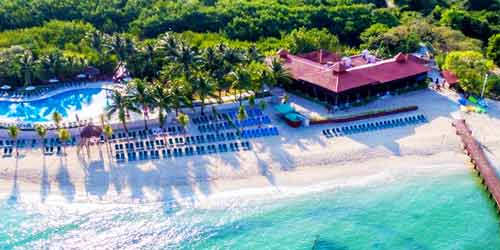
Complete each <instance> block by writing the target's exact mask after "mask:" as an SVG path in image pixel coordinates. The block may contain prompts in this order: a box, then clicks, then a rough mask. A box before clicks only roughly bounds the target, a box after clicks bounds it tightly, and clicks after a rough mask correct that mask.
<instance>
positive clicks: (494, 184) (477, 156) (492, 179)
mask: <svg viewBox="0 0 500 250" xmlns="http://www.w3.org/2000/svg"><path fill="white" fill-rule="evenodd" d="M453 126H454V127H455V129H456V130H457V135H459V136H460V137H461V139H462V143H463V145H464V149H465V151H466V153H467V155H468V156H469V157H470V160H471V162H472V164H474V168H475V169H476V170H477V171H478V174H479V175H480V176H481V178H482V182H483V183H484V185H485V186H486V190H487V191H488V192H489V194H490V198H492V199H493V200H494V201H495V203H496V207H497V213H499V212H500V180H499V178H498V176H497V174H496V171H495V168H494V167H493V166H492V165H491V164H490V162H489V160H488V158H487V157H486V155H485V153H484V151H483V149H482V147H481V146H480V145H479V143H478V142H477V140H476V139H475V138H474V136H472V131H471V130H470V128H469V126H467V123H466V122H465V120H463V119H460V120H456V121H454V122H453Z"/></svg>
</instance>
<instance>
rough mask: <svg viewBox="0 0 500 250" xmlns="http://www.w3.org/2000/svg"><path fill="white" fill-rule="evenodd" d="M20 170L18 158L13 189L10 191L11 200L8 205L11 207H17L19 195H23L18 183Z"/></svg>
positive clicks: (9, 199) (8, 200)
mask: <svg viewBox="0 0 500 250" xmlns="http://www.w3.org/2000/svg"><path fill="white" fill-rule="evenodd" d="M18 168H19V159H17V158H16V167H15V169H14V176H13V180H12V189H11V191H10V195H9V198H8V199H7V204H9V205H15V204H17V202H18V201H19V194H20V193H21V192H20V191H19V185H18V183H17V178H18Z"/></svg>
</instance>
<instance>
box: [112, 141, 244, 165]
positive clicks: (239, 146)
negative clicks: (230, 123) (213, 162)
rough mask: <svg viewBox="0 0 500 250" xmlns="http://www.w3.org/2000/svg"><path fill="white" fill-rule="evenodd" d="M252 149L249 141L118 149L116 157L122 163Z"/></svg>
mask: <svg viewBox="0 0 500 250" xmlns="http://www.w3.org/2000/svg"><path fill="white" fill-rule="evenodd" d="M251 149H252V146H251V144H250V142H249V141H242V142H230V143H221V144H209V145H198V146H185V147H176V148H164V149H150V150H133V149H132V150H126V151H116V153H115V159H116V161H117V162H119V163H121V162H125V161H129V162H131V161H137V160H139V161H142V160H159V159H161V158H163V159H172V158H180V157H188V156H194V155H207V154H216V153H226V152H238V151H241V150H244V151H248V150H251Z"/></svg>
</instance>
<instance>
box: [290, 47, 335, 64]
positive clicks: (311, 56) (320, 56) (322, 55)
mask: <svg viewBox="0 0 500 250" xmlns="http://www.w3.org/2000/svg"><path fill="white" fill-rule="evenodd" d="M297 56H299V57H302V58H305V59H308V60H310V61H314V62H317V63H319V64H327V63H329V62H338V61H340V60H341V56H340V55H339V54H336V53H330V52H328V51H326V50H323V49H321V50H318V51H313V52H309V53H304V54H298V55H297Z"/></svg>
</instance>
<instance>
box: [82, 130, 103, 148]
mask: <svg viewBox="0 0 500 250" xmlns="http://www.w3.org/2000/svg"><path fill="white" fill-rule="evenodd" d="M101 134H102V128H101V127H99V126H94V125H92V124H89V125H87V126H85V127H84V128H83V129H82V130H81V131H80V138H81V140H80V144H81V145H85V146H86V147H87V150H88V147H89V141H90V140H91V139H93V138H99V137H100V136H101Z"/></svg>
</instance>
